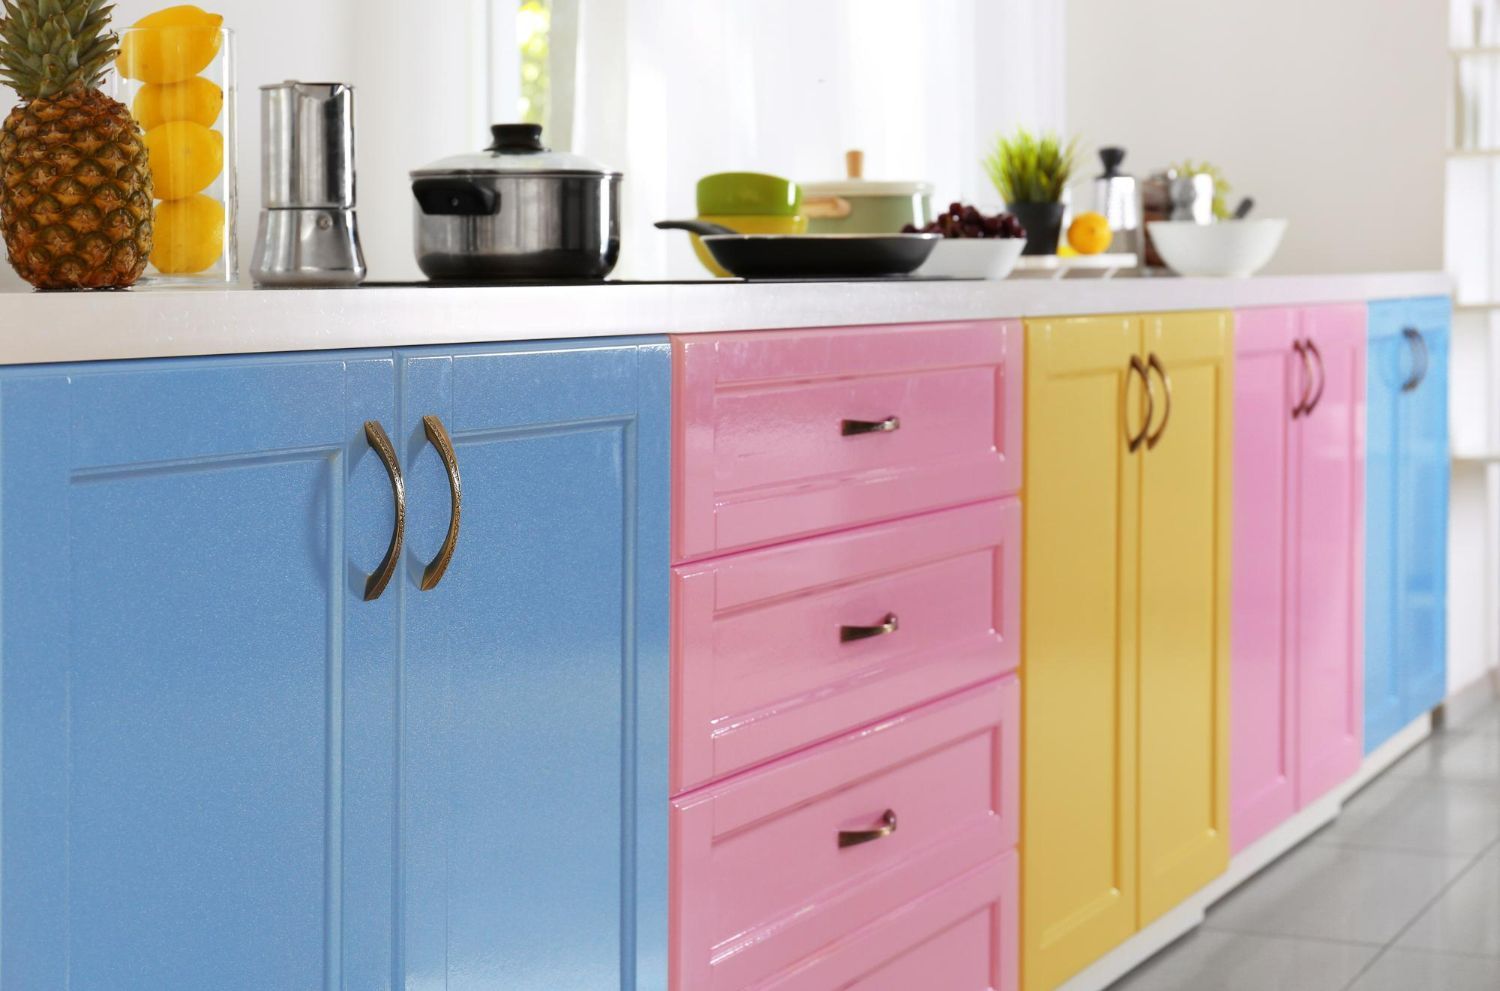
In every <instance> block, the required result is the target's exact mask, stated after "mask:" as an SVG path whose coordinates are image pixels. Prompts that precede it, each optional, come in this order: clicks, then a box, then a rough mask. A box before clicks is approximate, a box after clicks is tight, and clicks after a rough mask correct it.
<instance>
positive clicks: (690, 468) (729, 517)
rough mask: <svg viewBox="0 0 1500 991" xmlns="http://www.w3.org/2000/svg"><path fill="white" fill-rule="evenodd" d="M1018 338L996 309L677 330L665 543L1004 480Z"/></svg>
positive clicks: (1013, 440)
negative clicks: (872, 323)
mask: <svg viewBox="0 0 1500 991" xmlns="http://www.w3.org/2000/svg"><path fill="white" fill-rule="evenodd" d="M1021 342H1022V334H1021V330H1020V327H1019V325H1018V324H1015V323H1012V322H1008V321H986V322H974V323H962V324H942V325H929V326H921V325H917V326H897V327H881V328H840V329H833V330H816V331H771V332H766V333H752V334H714V335H702V336H692V337H679V338H675V339H674V340H673V375H674V383H673V384H674V393H673V395H674V409H673V429H674V455H675V456H674V459H673V460H674V480H673V481H674V486H675V489H676V491H675V492H674V502H673V506H674V514H675V517H674V540H675V545H674V556H675V557H676V559H677V560H679V561H685V560H692V559H695V558H701V557H707V556H710V555H713V554H717V553H723V552H725V551H731V550H738V549H744V548H748V547H755V546H760V545H764V544H769V543H775V542H777V541H781V540H785V539H788V538H791V537H799V536H806V535H809V534H814V533H822V532H826V531H829V530H836V529H842V528H844V527H849V526H856V525H859V524H864V523H873V522H878V521H880V520H887V519H894V518H896V517H898V516H904V515H907V514H909V513H913V512H918V511H923V510H929V509H937V508H942V507H945V506H954V505H961V504H964V503H969V502H977V501H980V500H983V499H989V498H994V497H997V496H1002V495H1009V494H1013V493H1015V492H1016V491H1018V490H1019V488H1020V481H1021V478H1020V473H1021V419H1020V417H1021V395H1020V389H1021V348H1022V343H1021ZM877 424H884V425H885V426H886V427H887V428H888V429H876V428H875V426H876V425H877Z"/></svg>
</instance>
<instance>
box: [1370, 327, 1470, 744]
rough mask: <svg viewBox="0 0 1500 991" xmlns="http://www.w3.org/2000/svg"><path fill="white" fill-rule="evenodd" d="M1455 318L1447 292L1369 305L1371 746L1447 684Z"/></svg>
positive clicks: (1426, 706)
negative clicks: (1451, 372)
mask: <svg viewBox="0 0 1500 991" xmlns="http://www.w3.org/2000/svg"><path fill="white" fill-rule="evenodd" d="M1450 320H1451V316H1450V307H1449V303H1448V301H1447V300H1446V299H1437V298H1433V299H1417V300H1398V301H1390V302H1378V303H1372V304H1371V305H1370V351H1369V365H1368V368H1369V372H1368V374H1369V382H1368V398H1369V406H1368V409H1369V421H1368V433H1367V444H1368V448H1367V455H1366V465H1367V472H1368V474H1367V478H1366V500H1367V504H1366V521H1365V526H1366V533H1367V539H1366V552H1365V749H1366V751H1367V752H1368V751H1370V750H1373V749H1375V748H1376V747H1378V746H1379V745H1380V744H1381V743H1383V742H1385V741H1386V740H1387V739H1389V738H1390V737H1391V735H1392V734H1393V733H1395V732H1396V731H1397V730H1399V729H1401V728H1402V727H1404V726H1406V725H1407V724H1408V723H1410V722H1411V721H1412V720H1414V719H1416V718H1418V717H1419V716H1421V715H1422V713H1424V712H1427V711H1428V710H1430V709H1432V708H1433V707H1434V706H1436V705H1437V704H1438V703H1440V702H1441V701H1442V700H1443V696H1444V693H1445V690H1446V678H1447V634H1446V608H1447V606H1446V601H1447V573H1448V568H1447V560H1448V475H1449V461H1448V356H1449V350H1450V349H1449V339H1450Z"/></svg>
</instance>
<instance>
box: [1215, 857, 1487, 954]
mask: <svg viewBox="0 0 1500 991" xmlns="http://www.w3.org/2000/svg"><path fill="white" fill-rule="evenodd" d="M1469 860H1470V858H1464V857H1449V856H1440V855H1434V854H1428V853H1408V852H1404V851H1395V850H1371V849H1362V848H1356V847H1342V846H1332V845H1328V844H1322V843H1308V844H1304V845H1303V846H1301V847H1298V848H1297V849H1296V850H1294V851H1292V852H1291V853H1289V854H1287V856H1285V857H1284V858H1282V859H1281V860H1280V861H1278V862H1277V863H1276V864H1274V865H1272V866H1271V867H1269V868H1267V869H1266V871H1265V872H1263V873H1262V874H1261V875H1260V876H1259V877H1256V878H1255V879H1253V880H1252V881H1250V882H1249V883H1247V884H1246V885H1245V886H1244V887H1242V888H1240V889H1239V890H1238V891H1236V892H1234V893H1233V894H1231V895H1230V896H1229V897H1228V898H1226V899H1224V901H1222V902H1220V903H1219V904H1218V905H1216V906H1215V907H1214V908H1213V909H1212V910H1211V911H1210V912H1209V916H1208V921H1207V923H1206V925H1207V926H1209V927H1211V928H1213V929H1218V930H1226V931H1238V932H1255V933H1261V934H1265V935H1279V936H1296V937H1301V938H1306V939H1332V940H1346V941H1349V942H1358V943H1377V944H1384V943H1387V942H1390V941H1391V940H1392V939H1394V938H1395V937H1396V935H1397V934H1398V933H1400V931H1401V930H1402V929H1403V928H1404V927H1405V926H1406V925H1407V924H1408V923H1410V922H1412V921H1413V920H1414V919H1416V917H1417V916H1418V915H1419V914H1420V913H1421V911H1422V910H1423V909H1424V908H1425V907H1426V906H1427V903H1428V902H1430V901H1431V900H1432V899H1433V897H1434V896H1435V895H1437V894H1438V892H1440V891H1441V890H1442V889H1443V886H1444V885H1446V884H1447V883H1448V882H1449V881H1450V880H1452V879H1453V878H1454V877H1456V876H1457V875H1458V874H1459V873H1460V872H1462V871H1463V869H1464V868H1465V867H1466V866H1468V864H1469Z"/></svg>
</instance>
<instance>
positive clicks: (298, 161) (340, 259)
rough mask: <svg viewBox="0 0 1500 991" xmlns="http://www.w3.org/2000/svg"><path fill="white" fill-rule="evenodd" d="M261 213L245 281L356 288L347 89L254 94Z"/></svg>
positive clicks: (297, 87)
mask: <svg viewBox="0 0 1500 991" xmlns="http://www.w3.org/2000/svg"><path fill="white" fill-rule="evenodd" d="M260 136H261V156H262V160H261V177H260V189H261V211H260V227H259V230H258V232H257V234H256V238H255V260H254V263H253V264H252V265H251V266H250V275H251V277H252V278H254V279H255V282H256V284H257V285H261V286H356V285H359V284H360V283H361V282H363V281H364V278H365V258H364V252H363V251H362V250H361V249H360V245H359V229H358V225H357V223H356V220H355V213H354V87H352V86H349V85H347V84H345V83H304V82H297V81H295V80H288V81H287V82H284V83H276V84H273V85H270V86H262V87H261V88H260Z"/></svg>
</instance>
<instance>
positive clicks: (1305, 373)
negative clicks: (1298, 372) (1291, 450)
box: [1292, 341, 1313, 420]
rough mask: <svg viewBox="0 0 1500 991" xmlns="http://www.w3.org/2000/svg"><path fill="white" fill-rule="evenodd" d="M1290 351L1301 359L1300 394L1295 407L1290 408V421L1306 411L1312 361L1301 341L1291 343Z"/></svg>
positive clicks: (1310, 387) (1310, 385) (1310, 384)
mask: <svg viewBox="0 0 1500 991" xmlns="http://www.w3.org/2000/svg"><path fill="white" fill-rule="evenodd" d="M1292 350H1293V351H1295V352H1297V357H1298V358H1301V359H1302V394H1301V395H1300V396H1298V397H1297V405H1296V406H1293V407H1292V419H1294V420H1295V419H1297V418H1298V417H1299V416H1301V415H1302V414H1304V413H1306V412H1307V411H1308V409H1307V399H1308V393H1310V392H1311V391H1312V381H1313V370H1312V361H1311V359H1309V358H1308V356H1307V345H1305V344H1303V343H1302V342H1301V341H1293V342H1292Z"/></svg>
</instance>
